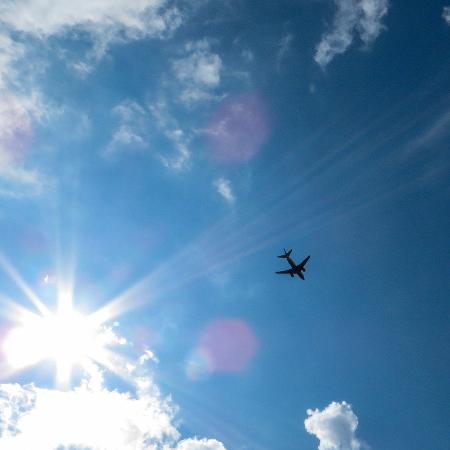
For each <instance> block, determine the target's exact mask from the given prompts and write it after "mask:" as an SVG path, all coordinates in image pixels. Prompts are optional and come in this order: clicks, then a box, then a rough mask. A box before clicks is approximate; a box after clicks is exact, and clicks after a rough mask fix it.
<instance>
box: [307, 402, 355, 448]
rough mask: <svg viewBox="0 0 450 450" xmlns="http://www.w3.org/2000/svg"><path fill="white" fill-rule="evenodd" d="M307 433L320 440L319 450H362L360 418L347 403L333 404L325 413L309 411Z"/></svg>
mask: <svg viewBox="0 0 450 450" xmlns="http://www.w3.org/2000/svg"><path fill="white" fill-rule="evenodd" d="M307 414H308V418H307V419H306V420H305V428H306V431H307V432H308V433H310V434H313V435H315V436H316V437H317V439H319V450H360V449H361V448H363V446H362V444H361V442H360V441H359V440H358V439H357V438H356V436H355V432H356V428H357V427H358V418H357V417H356V415H355V414H354V412H353V411H352V408H351V405H349V404H348V403H347V402H341V403H338V402H332V403H330V404H329V405H328V406H327V407H326V408H325V409H324V410H323V411H320V410H318V409H314V410H312V409H308V410H307Z"/></svg>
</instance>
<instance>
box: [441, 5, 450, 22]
mask: <svg viewBox="0 0 450 450" xmlns="http://www.w3.org/2000/svg"><path fill="white" fill-rule="evenodd" d="M442 17H443V18H444V20H445V21H446V22H447V24H448V25H450V6H444V9H443V10H442Z"/></svg>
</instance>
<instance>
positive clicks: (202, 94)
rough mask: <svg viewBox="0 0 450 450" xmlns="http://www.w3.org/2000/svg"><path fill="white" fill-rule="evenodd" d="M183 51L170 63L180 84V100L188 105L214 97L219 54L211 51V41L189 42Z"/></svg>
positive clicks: (217, 82) (218, 81)
mask: <svg viewBox="0 0 450 450" xmlns="http://www.w3.org/2000/svg"><path fill="white" fill-rule="evenodd" d="M185 53H186V55H185V56H183V57H182V58H179V59H177V60H175V61H173V63H172V66H173V70H174V73H175V77H176V78H177V79H178V80H179V81H180V82H181V85H182V92H181V95H180V98H181V100H182V102H183V103H185V104H188V105H189V104H192V103H196V102H199V101H204V100H209V99H212V98H215V97H216V96H215V95H214V94H213V93H212V91H213V89H215V88H217V87H218V86H219V84H220V73H221V69H222V60H221V58H220V56H219V55H217V54H216V53H212V52H211V43H210V42H209V41H208V40H207V39H202V40H200V41H196V42H189V43H188V44H186V46H185Z"/></svg>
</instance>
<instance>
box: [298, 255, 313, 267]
mask: <svg viewBox="0 0 450 450" xmlns="http://www.w3.org/2000/svg"><path fill="white" fill-rule="evenodd" d="M309 258H311V255H309V256H307V257H306V258H305V259H304V260H303V261H302V262H301V263H300V264H299V265H298V266H297V269H301V268H303V267H305V264H306V263H307V262H308V261H309Z"/></svg>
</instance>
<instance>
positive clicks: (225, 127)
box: [206, 94, 270, 163]
mask: <svg viewBox="0 0 450 450" xmlns="http://www.w3.org/2000/svg"><path fill="white" fill-rule="evenodd" d="M269 129H270V124H269V117H268V113H267V108H266V105H265V104H264V102H263V101H262V99H261V98H260V97H259V96H257V95H256V94H246V95H241V96H235V97H230V98H227V99H226V100H225V101H224V102H223V103H222V105H221V106H219V108H218V110H217V111H216V112H215V114H214V115H213V117H212V120H211V122H210V124H209V126H208V129H207V130H206V134H207V136H208V141H209V147H210V149H211V151H212V156H213V158H214V160H216V161H218V162H221V163H242V162H245V161H248V160H250V159H252V158H253V157H254V156H255V155H256V154H257V153H258V152H259V150H260V149H261V147H262V145H263V143H264V141H265V140H266V138H267V136H268V134H269Z"/></svg>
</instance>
